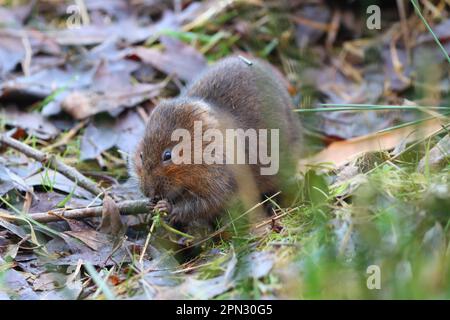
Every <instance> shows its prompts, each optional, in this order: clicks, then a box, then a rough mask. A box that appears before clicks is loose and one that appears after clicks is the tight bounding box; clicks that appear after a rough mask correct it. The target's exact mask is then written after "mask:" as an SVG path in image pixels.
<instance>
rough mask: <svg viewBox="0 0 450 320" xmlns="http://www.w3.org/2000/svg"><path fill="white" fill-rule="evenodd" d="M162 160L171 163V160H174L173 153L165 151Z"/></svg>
mask: <svg viewBox="0 0 450 320" xmlns="http://www.w3.org/2000/svg"><path fill="white" fill-rule="evenodd" d="M162 159H163V161H169V160H170V159H172V151H170V150H165V151H164V152H163V154H162Z"/></svg>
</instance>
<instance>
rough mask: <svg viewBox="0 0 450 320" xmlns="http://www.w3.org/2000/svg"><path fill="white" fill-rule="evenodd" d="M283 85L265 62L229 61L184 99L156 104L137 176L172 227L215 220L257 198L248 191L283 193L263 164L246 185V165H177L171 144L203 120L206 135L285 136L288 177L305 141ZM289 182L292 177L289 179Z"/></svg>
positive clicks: (134, 160) (282, 146) (134, 165)
mask: <svg viewBox="0 0 450 320" xmlns="http://www.w3.org/2000/svg"><path fill="white" fill-rule="evenodd" d="M282 82H283V80H282V78H281V77H280V76H279V75H278V74H277V72H276V71H275V69H274V68H273V67H271V66H270V65H269V64H267V63H265V62H262V61H258V60H257V59H254V60H251V61H250V60H247V59H246V58H243V57H230V58H226V59H223V60H221V61H219V62H217V63H215V64H214V65H213V66H211V67H209V68H208V69H207V70H206V71H204V72H202V73H201V74H200V75H199V76H198V78H197V79H196V80H195V81H193V82H192V84H190V85H189V86H188V87H187V88H186V90H185V91H184V92H182V93H181V95H180V96H179V97H178V98H175V99H169V100H165V101H162V102H161V103H160V104H159V105H157V106H156V107H155V108H154V109H153V111H152V113H151V114H150V117H149V119H148V122H147V124H146V130H145V135H144V137H143V139H142V140H141V142H140V143H139V144H138V147H137V149H136V151H135V153H134V154H133V155H132V157H131V170H132V171H133V173H134V175H135V177H136V178H137V179H138V181H139V184H140V188H141V190H142V192H143V193H144V195H145V196H147V197H149V198H150V199H152V200H154V203H155V204H156V205H155V208H157V209H159V210H161V211H166V212H167V213H168V214H169V217H170V218H171V220H172V221H173V222H178V223H180V224H188V225H189V224H195V223H196V222H199V221H211V220H212V219H214V218H216V217H217V216H218V215H220V214H221V213H222V212H223V210H224V208H225V207H226V206H227V203H228V202H229V201H230V200H231V199H232V198H233V197H235V196H238V195H242V194H243V193H246V192H249V191H250V190H243V189H245V188H249V189H253V188H254V190H257V193H258V194H259V195H269V194H273V193H275V192H277V191H278V190H279V189H280V183H281V181H280V180H281V179H282V178H281V174H277V175H261V171H260V168H261V167H262V164H261V163H259V161H258V163H257V164H251V165H247V166H246V168H250V169H249V171H248V172H250V176H251V179H252V181H253V182H252V183H250V184H248V183H246V184H245V183H240V181H239V180H240V178H241V176H240V174H239V172H240V171H239V169H237V170H236V168H239V166H241V167H242V165H232V164H206V163H201V164H174V163H173V162H172V161H171V157H172V156H173V155H172V148H174V146H175V145H176V144H177V142H176V141H172V139H171V137H172V133H173V132H174V130H176V129H180V128H183V129H187V130H188V131H189V132H191V133H192V136H194V133H193V131H194V121H202V123H203V127H202V129H203V132H204V131H205V130H206V129H210V128H214V129H219V130H222V131H223V130H224V129H229V128H231V129H235V128H241V129H244V130H246V129H250V128H253V129H256V130H258V129H279V141H280V143H279V150H280V158H281V159H280V170H281V169H283V168H284V167H286V164H287V163H288V160H287V159H288V158H289V159H291V160H292V159H294V158H295V157H296V150H298V148H296V146H298V145H299V144H300V143H299V142H300V141H299V140H300V137H301V134H300V133H301V130H300V128H301V127H300V124H299V123H298V119H297V117H296V114H294V113H293V112H292V101H291V99H290V97H289V94H288V92H287V90H286V88H285V87H284V86H283V85H282ZM269 151H270V148H269ZM248 152H251V151H249V148H248V147H247V148H246V153H248ZM247 156H249V155H248V154H247ZM290 156H291V157H290ZM289 175H290V176H291V177H292V176H293V172H292V171H290V172H285V173H284V176H289ZM254 190H251V191H254ZM258 200H260V199H258Z"/></svg>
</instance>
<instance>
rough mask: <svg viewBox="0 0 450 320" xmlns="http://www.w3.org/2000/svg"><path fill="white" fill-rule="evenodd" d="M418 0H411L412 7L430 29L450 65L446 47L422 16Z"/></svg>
mask: <svg viewBox="0 0 450 320" xmlns="http://www.w3.org/2000/svg"><path fill="white" fill-rule="evenodd" d="M416 1H417V0H411V3H412V5H413V6H414V9H415V11H416V13H417V15H418V16H419V18H420V19H421V20H422V22H423V23H424V24H425V26H426V27H427V28H428V31H430V33H431V35H432V36H433V38H434V41H436V43H437V45H438V46H439V48H440V49H441V50H442V52H443V53H444V56H445V58H446V59H447V61H448V63H450V57H449V55H448V53H447V50H445V48H444V46H443V45H442V43H441V42H440V41H439V38H438V37H437V36H436V34H435V33H434V31H433V29H431V27H430V25H429V24H428V22H427V20H425V17H424V16H423V15H422V12H421V11H420V6H419V4H418V3H417V2H416Z"/></svg>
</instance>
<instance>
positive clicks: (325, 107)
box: [294, 103, 450, 113]
mask: <svg viewBox="0 0 450 320" xmlns="http://www.w3.org/2000/svg"><path fill="white" fill-rule="evenodd" d="M319 106H320V108H313V109H294V112H300V113H316V112H334V111H375V110H417V111H427V110H450V107H434V106H395V105H371V104H332V103H323V104H319Z"/></svg>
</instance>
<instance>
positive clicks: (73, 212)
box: [28, 199, 151, 223]
mask: <svg viewBox="0 0 450 320" xmlns="http://www.w3.org/2000/svg"><path fill="white" fill-rule="evenodd" d="M116 205H117V208H118V209H119V211H120V214H121V215H137V214H142V213H149V212H150V210H151V205H150V201H149V200H145V199H144V200H126V201H121V202H117V203H116ZM102 210H103V206H95V207H90V208H81V209H68V210H67V209H59V210H50V211H48V212H39V213H31V214H28V217H29V218H31V219H33V220H35V221H37V222H41V223H48V222H54V221H60V220H63V219H64V218H66V219H76V220H79V219H83V218H93V217H101V216H102Z"/></svg>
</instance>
